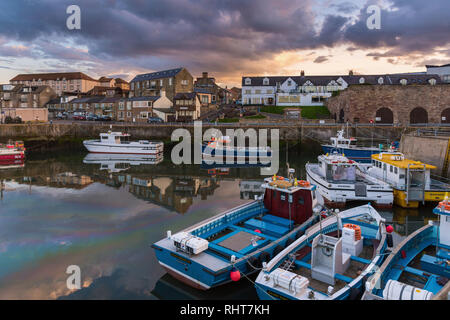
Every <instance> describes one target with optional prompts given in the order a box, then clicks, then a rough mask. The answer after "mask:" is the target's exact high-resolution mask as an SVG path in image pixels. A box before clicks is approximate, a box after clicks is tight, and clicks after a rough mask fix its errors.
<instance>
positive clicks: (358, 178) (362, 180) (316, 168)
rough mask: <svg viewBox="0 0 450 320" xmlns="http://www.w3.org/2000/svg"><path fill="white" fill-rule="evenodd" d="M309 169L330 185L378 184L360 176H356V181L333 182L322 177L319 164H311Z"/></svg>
mask: <svg viewBox="0 0 450 320" xmlns="http://www.w3.org/2000/svg"><path fill="white" fill-rule="evenodd" d="M309 168H310V170H311V172H312V173H314V174H316V175H318V176H319V177H320V178H321V179H323V180H325V181H326V182H328V183H333V184H355V183H364V184H366V185H368V186H376V185H378V184H377V183H375V182H373V181H370V180H368V179H365V178H364V177H361V176H360V175H358V174H356V176H355V180H332V179H326V178H325V177H323V176H321V175H320V172H319V166H318V165H317V164H309Z"/></svg>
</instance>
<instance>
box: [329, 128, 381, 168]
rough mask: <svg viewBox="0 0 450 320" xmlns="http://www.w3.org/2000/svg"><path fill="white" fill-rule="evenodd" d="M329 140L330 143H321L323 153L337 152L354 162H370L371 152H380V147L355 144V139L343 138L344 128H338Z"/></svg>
mask: <svg viewBox="0 0 450 320" xmlns="http://www.w3.org/2000/svg"><path fill="white" fill-rule="evenodd" d="M330 140H331V143H330V144H322V150H323V152H324V153H325V154H327V153H329V154H332V153H339V154H344V155H345V156H346V157H347V158H348V159H351V160H353V161H356V162H360V163H370V162H371V161H372V158H371V157H372V154H377V153H380V149H379V148H377V147H361V146H357V145H356V141H357V139H355V138H345V137H344V130H339V131H338V132H337V136H336V137H331V138H330Z"/></svg>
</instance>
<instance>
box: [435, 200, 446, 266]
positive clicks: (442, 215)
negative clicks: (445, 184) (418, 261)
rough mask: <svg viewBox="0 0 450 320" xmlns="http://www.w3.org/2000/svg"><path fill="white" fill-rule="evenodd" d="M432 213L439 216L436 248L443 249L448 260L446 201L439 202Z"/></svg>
mask: <svg viewBox="0 0 450 320" xmlns="http://www.w3.org/2000/svg"><path fill="white" fill-rule="evenodd" d="M433 213H435V214H437V215H438V216H439V234H438V247H441V248H444V249H445V252H446V257H447V259H450V202H449V201H448V199H446V200H444V201H442V202H440V203H439V205H438V206H437V207H436V208H435V209H434V210H433ZM442 253H444V251H442Z"/></svg>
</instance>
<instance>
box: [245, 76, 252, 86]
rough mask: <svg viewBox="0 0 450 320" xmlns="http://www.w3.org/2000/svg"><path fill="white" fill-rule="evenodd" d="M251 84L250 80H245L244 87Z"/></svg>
mask: <svg viewBox="0 0 450 320" xmlns="http://www.w3.org/2000/svg"><path fill="white" fill-rule="evenodd" d="M251 84H252V80H251V79H250V78H247V79H245V85H246V86H248V85H251Z"/></svg>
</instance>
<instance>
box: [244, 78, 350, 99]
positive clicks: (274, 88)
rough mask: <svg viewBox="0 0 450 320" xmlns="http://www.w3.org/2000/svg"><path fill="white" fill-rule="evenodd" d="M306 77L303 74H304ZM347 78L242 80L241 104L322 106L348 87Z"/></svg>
mask: <svg viewBox="0 0 450 320" xmlns="http://www.w3.org/2000/svg"><path fill="white" fill-rule="evenodd" d="M302 74H303V72H302ZM345 78H346V76H309V77H308V76H304V75H302V76H285V77H271V76H270V77H243V78H242V104H244V105H249V104H263V105H277V106H322V105H323V104H324V101H325V100H326V99H328V98H329V97H331V96H332V94H333V92H334V91H340V90H344V89H346V88H347V87H348V83H347V81H346V80H345Z"/></svg>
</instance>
